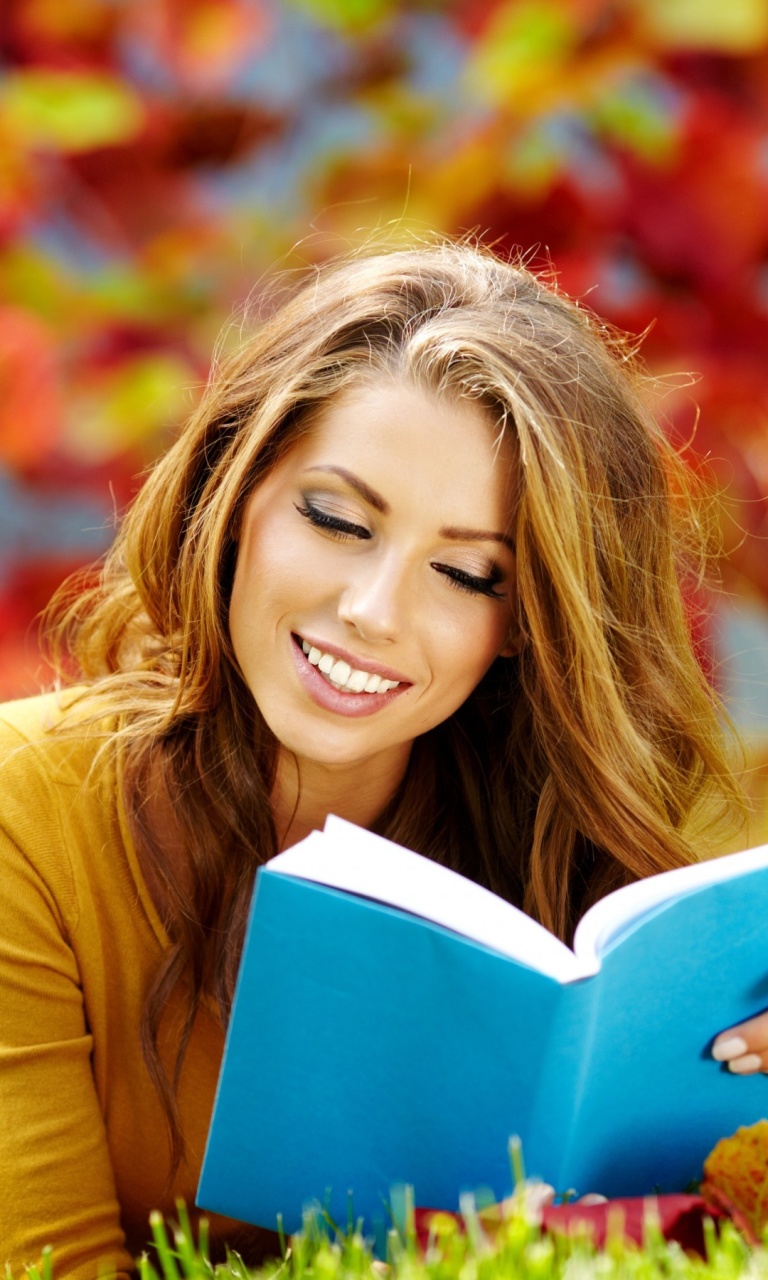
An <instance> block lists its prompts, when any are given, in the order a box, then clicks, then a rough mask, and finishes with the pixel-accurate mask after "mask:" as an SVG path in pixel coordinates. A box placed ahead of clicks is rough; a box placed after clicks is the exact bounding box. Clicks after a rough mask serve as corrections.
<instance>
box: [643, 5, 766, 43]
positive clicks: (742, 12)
mask: <svg viewBox="0 0 768 1280" xmlns="http://www.w3.org/2000/svg"><path fill="white" fill-rule="evenodd" d="M634 3H635V7H636V9H637V16H638V19H639V21H640V24H641V26H643V27H644V28H645V30H646V31H647V32H648V33H649V34H650V35H651V37H652V38H653V39H654V40H656V41H658V42H659V43H660V44H662V45H668V46H670V47H672V48H675V47H682V48H686V47H687V48H697V49H719V50H722V51H723V52H725V53H751V52H754V51H756V50H758V49H760V48H761V47H763V46H765V44H766V43H768V3H766V0H634Z"/></svg>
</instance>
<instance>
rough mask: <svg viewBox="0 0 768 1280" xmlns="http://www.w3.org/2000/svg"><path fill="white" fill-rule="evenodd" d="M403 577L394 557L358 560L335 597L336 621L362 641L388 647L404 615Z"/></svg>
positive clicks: (400, 567) (397, 634) (405, 612)
mask: <svg viewBox="0 0 768 1280" xmlns="http://www.w3.org/2000/svg"><path fill="white" fill-rule="evenodd" d="M406 577H407V570H406V567H405V566H404V565H403V564H401V563H400V561H399V560H398V559H397V558H396V557H395V556H394V555H390V556H389V557H381V558H379V557H371V558H370V559H368V558H364V559H363V558H361V560H360V562H359V563H358V564H357V565H356V566H355V567H354V571H353V572H352V574H351V576H350V579H349V581H348V582H347V584H346V586H345V587H344V589H343V591H342V593H341V595H340V597H339V618H340V619H341V621H342V622H344V623H346V624H347V625H348V626H350V627H354V628H355V630H356V631H357V633H358V635H359V636H360V637H361V638H362V639H363V640H368V641H370V642H371V643H379V644H391V643H392V642H393V641H395V640H397V639H399V637H400V635H401V633H402V629H403V623H404V620H405V617H406V615H407V613H408V600H407V592H408V587H407V581H406Z"/></svg>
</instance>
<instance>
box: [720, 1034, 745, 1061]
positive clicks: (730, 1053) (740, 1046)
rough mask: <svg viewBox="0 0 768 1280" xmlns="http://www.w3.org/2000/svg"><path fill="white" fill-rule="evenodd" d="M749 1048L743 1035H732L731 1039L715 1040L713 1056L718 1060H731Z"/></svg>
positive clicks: (740, 1055)
mask: <svg viewBox="0 0 768 1280" xmlns="http://www.w3.org/2000/svg"><path fill="white" fill-rule="evenodd" d="M748 1049H749V1045H748V1044H747V1042H746V1040H743V1039H742V1038H741V1036H731V1037H730V1039H729V1040H716V1041H715V1043H714V1044H713V1045H712V1057H713V1058H714V1059H715V1061H716V1062H729V1061H730V1059H731V1058H740V1057H742V1055H743V1054H745V1053H747V1051H748ZM752 1056H753V1057H754V1055H752Z"/></svg>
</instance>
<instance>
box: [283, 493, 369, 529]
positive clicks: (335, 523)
mask: <svg viewBox="0 0 768 1280" xmlns="http://www.w3.org/2000/svg"><path fill="white" fill-rule="evenodd" d="M293 505H294V506H295V507H296V510H297V511H298V513H299V515H300V516H303V517H304V519H305V520H308V521H309V523H310V524H311V525H314V527H315V528H316V529H322V530H323V531H324V532H325V533H330V534H331V535H332V536H333V537H335V538H342V539H343V538H360V539H367V538H370V537H371V536H372V535H371V531H370V529H366V527H365V525H362V524H354V523H353V521H351V520H343V519H342V518H341V516H332V515H331V514H330V512H328V511H323V510H322V508H321V507H316V506H314V505H313V504H312V503H311V502H309V501H308V500H307V499H306V498H305V499H304V502H303V504H302V505H299V504H298V503H294V504H293Z"/></svg>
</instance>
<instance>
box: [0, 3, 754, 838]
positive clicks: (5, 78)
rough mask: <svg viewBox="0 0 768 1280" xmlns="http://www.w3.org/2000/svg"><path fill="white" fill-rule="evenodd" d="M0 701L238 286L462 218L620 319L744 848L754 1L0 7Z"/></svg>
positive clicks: (194, 372) (18, 689)
mask: <svg viewBox="0 0 768 1280" xmlns="http://www.w3.org/2000/svg"><path fill="white" fill-rule="evenodd" d="M0 48H1V51H2V52H1V58H2V60H1V61H0V697H12V696H16V695H20V694H25V693H30V692H35V691H37V690H38V689H39V688H40V687H41V686H42V685H43V684H44V683H45V681H46V679H47V678H48V673H47V672H46V670H45V668H44V666H43V665H42V664H41V661H40V659H39V657H38V654H37V634H36V623H35V619H36V615H37V613H38V611H39V610H40V608H41V607H42V606H43V605H44V603H45V602H46V600H47V599H48V597H49V595H50V593H51V591H52V590H53V589H54V588H55V587H56V585H57V584H58V583H59V582H60V581H61V579H62V578H63V577H64V576H65V575H66V574H67V573H68V572H69V571H71V570H72V569H74V568H76V567H78V566H80V565H82V564H83V563H86V562H89V561H92V560H93V559H94V558H95V557H97V556H99V555H100V554H101V553H102V552H103V551H104V550H105V549H106V547H107V546H108V545H109V542H110V539H111V536H112V534H113V530H114V524H115V519H116V517H117V516H118V514H119V512H120V511H121V510H122V509H123V508H124V506H125V504H126V502H127V501H128V500H129V499H130V497H131V495H132V494H133V493H134V492H135V491H136V488H137V487H138V485H139V484H140V480H141V474H142V472H143V470H144V469H145V468H146V467H147V466H148V464H149V463H150V462H151V461H152V459H153V458H154V457H156V456H157V454H158V452H159V451H160V450H162V448H163V447H164V445H165V444H166V443H167V442H168V440H169V439H170V438H171V435H172V433H173V431H174V429H175V428H176V427H177V426H178V425H179V423H180V422H181V421H182V420H183V418H184V417H185V415H186V414H187V413H188V412H189V410H190V408H191V407H192V405H193V404H194V402H195V398H196V396H197V395H198V393H199V389H200V387H201V385H202V383H203V382H204V380H205V377H206V372H207V367H208V363H209V360H210V355H211V350H212V347H213V345H214V343H215V341H216V339H217V335H218V334H219V331H220V330H221V328H222V326H224V325H227V324H229V326H230V331H231V332H235V333H236V329H237V325H238V323H239V315H240V312H241V310H242V308H243V306H244V304H245V303H246V302H248V301H249V300H250V302H251V303H252V304H253V305H257V304H258V298H259V293H260V290H261V289H262V287H263V282H264V279H265V275H266V274H267V273H268V272H269V270H270V269H271V268H272V267H273V266H274V265H275V264H277V265H280V266H284V267H288V268H291V269H293V268H296V267H300V266H301V265H303V264H306V263H309V262H313V261H317V260H320V259H322V258H324V257H327V256H328V255H330V254H333V253H336V252H338V251H339V250H340V249H344V248H348V247H351V246H355V245H359V244H360V243H361V242H363V241H367V240H369V239H370V238H371V236H374V237H377V238H385V239H387V240H388V241H390V242H393V241H395V242H396V241H397V240H398V238H401V237H404V236H407V235H409V234H410V233H412V232H413V231H416V232H420V231H423V232H429V231H431V230H438V231H447V232H462V231H465V230H469V229H474V230H476V231H477V232H478V233H480V234H481V235H482V236H483V238H484V239H485V240H486V241H488V242H491V243H495V244H497V245H499V246H500V247H502V248H504V249H510V250H511V249H514V248H519V249H521V250H522V251H523V252H524V253H525V254H526V256H527V258H528V260H529V261H530V262H531V263H532V264H533V265H545V264H547V263H550V264H551V265H552V266H553V267H554V269H555V270H556V272H557V274H558V276H559V279H560V282H561V285H562V287H563V288H564V289H565V290H566V291H568V292H570V293H572V294H576V295H578V296H579V297H582V298H584V299H585V300H586V301H587V302H588V303H589V305H591V306H592V307H594V309H595V310H597V311H599V312H600V313H601V314H603V315H604V316H606V317H607V318H608V319H610V320H611V321H613V322H614V323H615V324H617V325H619V326H621V327H623V328H627V329H630V330H632V331H634V332H638V333H639V332H641V331H645V330H647V331H648V332H647V336H646V338H645V341H644V344H643V352H644V356H645V360H646V362H647V364H648V365H649V366H650V369H651V370H652V372H653V373H655V374H658V375H660V376H661V377H662V379H663V386H664V388H665V393H664V396H663V398H662V401H661V408H662V412H663V416H664V419H665V421H666V423H667V427H668V429H669V431H670V432H671V433H672V434H673V436H674V437H675V439H677V440H679V441H680V442H685V441H687V442H690V445H691V450H692V453H691V459H692V462H693V464H694V465H696V463H695V459H696V458H697V457H698V458H700V459H702V460H705V462H706V474H707V477H708V483H709V484H710V485H711V487H712V489H713V492H720V493H723V494H724V495H726V500H725V501H724V502H723V503H722V504H721V517H720V522H721V533H722V539H723V543H724V547H725V550H726V559H725V562H724V566H723V584H722V588H723V589H722V591H721V592H720V593H719V594H718V595H717V597H716V598H713V600H712V602H711V608H710V612H709V616H708V618H707V620H706V622H705V623H704V624H702V634H701V636H700V637H699V642H700V649H701V653H702V658H703V661H704V662H705V663H706V665H707V667H708V670H709V672H710V674H711V676H712V678H713V680H714V681H715V682H716V683H717V684H718V686H719V687H720V688H721V690H722V692H723V693H724V695H725V696H726V698H727V700H728V704H729V706H730V708H731V710H732V713H733V715H734V718H735V720H736V722H737V724H738V725H739V726H740V727H741V729H742V731H743V734H744V737H745V741H746V743H747V750H748V759H749V764H750V768H751V772H750V775H749V777H750V787H751V790H752V793H753V796H754V798H755V804H756V809H757V826H756V833H757V836H758V837H760V838H762V839H768V821H766V817H767V815H768V806H767V805H766V783H765V779H766V776H768V767H767V766H768V507H767V505H766V497H767V495H768V0H431V2H430V0H421V2H419V0H411V2H410V3H405V2H402V0H2V4H1V5H0Z"/></svg>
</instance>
